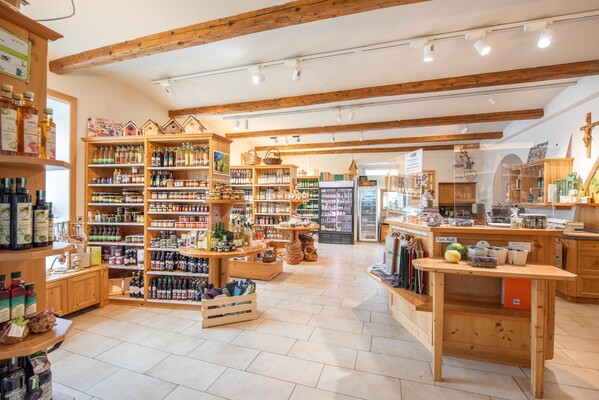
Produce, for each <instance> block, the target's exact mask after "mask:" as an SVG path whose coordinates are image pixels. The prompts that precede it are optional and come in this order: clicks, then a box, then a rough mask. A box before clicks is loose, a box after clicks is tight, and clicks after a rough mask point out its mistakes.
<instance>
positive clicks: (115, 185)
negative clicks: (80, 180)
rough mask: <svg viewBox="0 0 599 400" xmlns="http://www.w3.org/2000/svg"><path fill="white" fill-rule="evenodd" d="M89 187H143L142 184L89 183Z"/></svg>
mask: <svg viewBox="0 0 599 400" xmlns="http://www.w3.org/2000/svg"><path fill="white" fill-rule="evenodd" d="M87 186H89V187H128V188H129V187H144V184H143V183H90V184H88V185H87Z"/></svg>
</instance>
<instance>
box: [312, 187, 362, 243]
mask: <svg viewBox="0 0 599 400" xmlns="http://www.w3.org/2000/svg"><path fill="white" fill-rule="evenodd" d="M319 200H320V203H319V217H320V219H319V221H320V222H319V224H320V228H319V231H318V241H319V242H320V243H334V244H354V182H353V181H321V182H319Z"/></svg>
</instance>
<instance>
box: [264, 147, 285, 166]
mask: <svg viewBox="0 0 599 400" xmlns="http://www.w3.org/2000/svg"><path fill="white" fill-rule="evenodd" d="M263 161H264V164H266V165H280V164H281V163H282V162H283V160H281V153H280V152H279V150H278V149H270V150H268V151H267V152H266V155H265V156H264V160H263Z"/></svg>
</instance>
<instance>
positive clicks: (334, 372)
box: [318, 365, 401, 400]
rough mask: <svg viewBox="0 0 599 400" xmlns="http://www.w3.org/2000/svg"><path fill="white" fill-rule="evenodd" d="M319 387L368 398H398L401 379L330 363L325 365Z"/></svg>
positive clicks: (394, 399) (368, 399)
mask: <svg viewBox="0 0 599 400" xmlns="http://www.w3.org/2000/svg"><path fill="white" fill-rule="evenodd" d="M318 389H323V390H328V391H330V392H336V393H340V394H345V395H348V396H352V395H353V396H357V397H359V398H362V399H367V400H397V399H398V398H400V396H401V394H400V393H401V385H400V383H399V379H394V378H388V377H386V376H381V375H375V374H369V373H366V372H358V371H353V370H350V369H346V368H339V367H332V366H330V365H325V367H324V370H323V371H322V375H321V377H320V380H319V381H318Z"/></svg>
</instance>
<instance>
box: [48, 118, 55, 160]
mask: <svg viewBox="0 0 599 400" xmlns="http://www.w3.org/2000/svg"><path fill="white" fill-rule="evenodd" d="M46 158H49V159H50V160H55V159H56V127H55V126H49V127H47V128H46Z"/></svg>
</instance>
